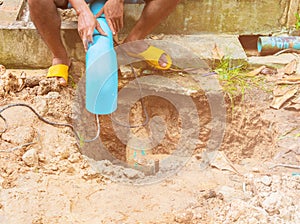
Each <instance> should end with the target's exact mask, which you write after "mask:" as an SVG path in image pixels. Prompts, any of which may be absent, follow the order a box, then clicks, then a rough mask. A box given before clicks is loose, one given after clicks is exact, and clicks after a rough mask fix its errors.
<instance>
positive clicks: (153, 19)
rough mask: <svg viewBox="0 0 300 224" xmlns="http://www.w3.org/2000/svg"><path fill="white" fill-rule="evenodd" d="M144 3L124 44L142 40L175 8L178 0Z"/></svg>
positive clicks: (148, 1) (153, 0) (158, 0)
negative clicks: (139, 15)
mask: <svg viewBox="0 0 300 224" xmlns="http://www.w3.org/2000/svg"><path fill="white" fill-rule="evenodd" d="M145 2H146V5H145V7H144V9H143V12H142V14H141V17H140V18H139V20H138V21H137V23H136V24H135V26H134V27H133V29H132V30H131V31H130V33H129V34H128V36H127V38H126V40H125V42H131V41H135V40H142V39H144V38H145V37H146V36H147V35H148V34H150V33H151V32H152V31H153V30H154V28H155V27H156V26H158V25H159V24H160V23H161V21H162V20H163V19H165V18H166V17H167V16H168V15H169V14H170V13H171V12H172V11H173V10H174V9H175V8H176V6H177V4H178V3H179V2H180V0H145Z"/></svg>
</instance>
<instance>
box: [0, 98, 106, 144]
mask: <svg viewBox="0 0 300 224" xmlns="http://www.w3.org/2000/svg"><path fill="white" fill-rule="evenodd" d="M11 107H27V108H29V109H30V110H31V111H32V112H33V113H34V114H35V115H36V116H37V117H38V119H40V120H41V121H43V122H45V123H46V124H49V125H52V126H61V127H68V128H70V129H71V130H72V131H73V133H74V135H75V137H76V138H77V140H79V141H80V140H82V139H80V137H79V135H78V134H77V132H76V131H75V128H74V127H73V126H72V125H71V124H65V123H57V122H52V121H48V120H46V119H45V118H43V117H42V116H41V115H39V114H38V113H37V112H36V110H35V109H33V107H31V106H29V105H28V104H25V103H15V104H9V105H7V106H6V107H4V108H2V109H0V118H1V119H2V120H3V121H4V123H5V129H4V130H3V131H0V133H4V132H5V131H6V130H7V127H8V125H7V121H6V119H5V118H4V117H3V116H2V115H1V113H2V112H3V111H5V110H7V109H9V108H11ZM95 116H96V120H97V128H98V130H97V134H96V136H95V137H94V138H93V139H91V140H84V142H86V143H89V142H92V141H95V140H96V139H97V138H98V137H99V136H100V124H99V117H98V115H95Z"/></svg>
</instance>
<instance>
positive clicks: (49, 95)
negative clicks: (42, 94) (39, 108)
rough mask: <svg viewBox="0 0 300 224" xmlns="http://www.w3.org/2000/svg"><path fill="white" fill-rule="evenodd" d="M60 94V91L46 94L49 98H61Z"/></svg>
mask: <svg viewBox="0 0 300 224" xmlns="http://www.w3.org/2000/svg"><path fill="white" fill-rule="evenodd" d="M59 96H60V94H59V93H58V92H49V93H48V94H47V95H46V98H47V99H57V98H59Z"/></svg>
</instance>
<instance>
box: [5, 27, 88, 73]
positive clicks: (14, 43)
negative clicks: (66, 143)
mask: <svg viewBox="0 0 300 224" xmlns="http://www.w3.org/2000/svg"><path fill="white" fill-rule="evenodd" d="M61 35H62V38H63V41H64V43H65V46H66V48H67V51H68V54H69V56H70V57H71V58H74V59H76V60H80V61H84V60H85V52H84V49H83V46H82V42H81V39H80V37H79V35H78V32H77V29H76V24H75V23H65V24H64V26H63V27H62V33H61ZM0 40H1V41H0V64H4V65H5V66H7V67H14V68H18V67H22V68H25V67H29V68H46V67H48V66H50V65H51V61H52V55H51V52H50V51H49V50H48V48H47V46H46V45H45V43H44V42H43V40H42V39H41V37H40V35H39V34H38V33H37V30H36V29H35V28H34V26H33V24H32V23H28V24H27V25H26V26H24V24H22V22H17V23H15V24H14V25H12V26H8V27H6V26H2V27H1V26H0Z"/></svg>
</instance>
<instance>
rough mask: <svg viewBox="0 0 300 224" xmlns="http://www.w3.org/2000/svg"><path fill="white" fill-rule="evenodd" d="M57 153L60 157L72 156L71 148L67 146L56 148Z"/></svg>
mask: <svg viewBox="0 0 300 224" xmlns="http://www.w3.org/2000/svg"><path fill="white" fill-rule="evenodd" d="M55 155H56V156H59V157H60V159H68V158H69V156H70V150H69V148H67V147H63V148H58V149H56V150H55Z"/></svg>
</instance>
